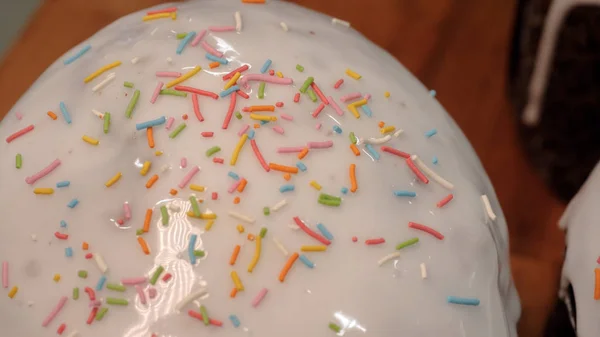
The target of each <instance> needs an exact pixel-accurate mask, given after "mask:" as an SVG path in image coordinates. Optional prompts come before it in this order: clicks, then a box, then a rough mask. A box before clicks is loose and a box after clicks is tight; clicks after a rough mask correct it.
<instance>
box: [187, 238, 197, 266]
mask: <svg viewBox="0 0 600 337" xmlns="http://www.w3.org/2000/svg"><path fill="white" fill-rule="evenodd" d="M197 239H198V235H196V234H192V235H191V236H190V244H189V245H188V255H189V257H190V263H191V264H192V265H195V264H196V255H195V254H194V248H195V247H196V240H197Z"/></svg>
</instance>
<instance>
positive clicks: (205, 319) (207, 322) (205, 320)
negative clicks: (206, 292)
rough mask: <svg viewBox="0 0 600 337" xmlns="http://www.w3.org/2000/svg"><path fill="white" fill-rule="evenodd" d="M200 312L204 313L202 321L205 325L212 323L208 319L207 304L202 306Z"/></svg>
mask: <svg viewBox="0 0 600 337" xmlns="http://www.w3.org/2000/svg"><path fill="white" fill-rule="evenodd" d="M200 313H201V314H202V321H203V322H204V325H210V320H209V319H208V311H206V307H205V306H203V305H201V306H200Z"/></svg>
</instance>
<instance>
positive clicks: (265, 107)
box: [248, 105, 275, 112]
mask: <svg viewBox="0 0 600 337" xmlns="http://www.w3.org/2000/svg"><path fill="white" fill-rule="evenodd" d="M255 111H275V106H274V105H253V106H250V107H248V112H255Z"/></svg>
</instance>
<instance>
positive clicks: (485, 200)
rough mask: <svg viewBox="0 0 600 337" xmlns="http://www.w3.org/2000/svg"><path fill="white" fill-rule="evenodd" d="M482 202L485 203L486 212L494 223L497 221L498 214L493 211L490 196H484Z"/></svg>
mask: <svg viewBox="0 0 600 337" xmlns="http://www.w3.org/2000/svg"><path fill="white" fill-rule="evenodd" d="M481 201H483V207H485V211H486V212H487V215H488V216H489V217H490V219H492V221H494V220H496V214H495V213H494V210H492V205H491V204H490V199H488V196H487V195H485V194H484V195H482V196H481Z"/></svg>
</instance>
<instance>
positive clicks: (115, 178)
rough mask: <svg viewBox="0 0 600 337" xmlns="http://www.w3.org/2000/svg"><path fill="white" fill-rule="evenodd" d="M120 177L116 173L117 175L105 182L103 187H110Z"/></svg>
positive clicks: (118, 173)
mask: <svg viewBox="0 0 600 337" xmlns="http://www.w3.org/2000/svg"><path fill="white" fill-rule="evenodd" d="M121 175H122V174H121V172H117V174H115V175H114V177H112V178H110V180H109V181H107V182H106V183H105V184H104V185H106V187H111V186H112V185H114V184H115V183H116V182H117V181H119V179H121Z"/></svg>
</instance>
